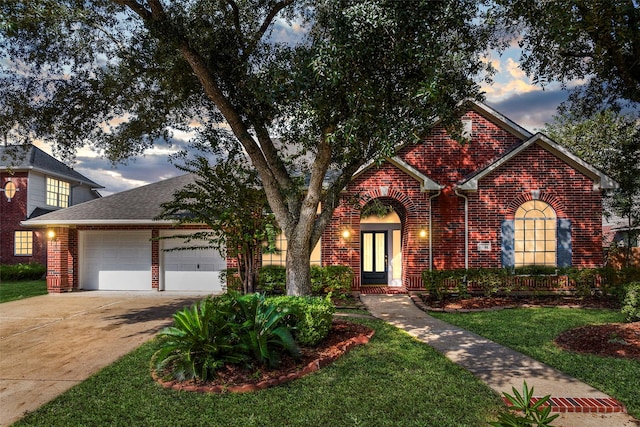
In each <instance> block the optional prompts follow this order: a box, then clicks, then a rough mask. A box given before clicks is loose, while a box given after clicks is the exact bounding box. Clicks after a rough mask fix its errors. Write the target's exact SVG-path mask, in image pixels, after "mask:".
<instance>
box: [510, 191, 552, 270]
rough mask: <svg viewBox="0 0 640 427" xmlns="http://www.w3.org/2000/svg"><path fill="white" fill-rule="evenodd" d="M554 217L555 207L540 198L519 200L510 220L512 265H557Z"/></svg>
mask: <svg viewBox="0 0 640 427" xmlns="http://www.w3.org/2000/svg"><path fill="white" fill-rule="evenodd" d="M556 227H557V218H556V212H555V210H554V209H553V208H552V207H551V205H549V204H548V203H545V202H543V201H541V200H530V201H528V202H525V203H523V204H522V205H521V206H520V207H519V208H518V210H517V211H516V215H515V221H514V242H513V243H514V261H515V266H516V267H523V266H527V265H546V266H553V267H555V266H556V265H557V262H556V260H557V257H556V250H557V235H556Z"/></svg>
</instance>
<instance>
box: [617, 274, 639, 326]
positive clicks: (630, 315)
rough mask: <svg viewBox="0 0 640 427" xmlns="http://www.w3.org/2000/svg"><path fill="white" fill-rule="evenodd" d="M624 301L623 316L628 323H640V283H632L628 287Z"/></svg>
mask: <svg viewBox="0 0 640 427" xmlns="http://www.w3.org/2000/svg"><path fill="white" fill-rule="evenodd" d="M625 289H626V295H625V297H624V300H623V301H622V310H621V311H622V314H624V316H625V319H626V321H627V322H636V321H640V282H631V283H629V284H628V285H627V286H626V287H625Z"/></svg>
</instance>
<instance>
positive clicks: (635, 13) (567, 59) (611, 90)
mask: <svg viewBox="0 0 640 427" xmlns="http://www.w3.org/2000/svg"><path fill="white" fill-rule="evenodd" d="M496 3H497V5H498V7H497V11H498V17H499V18H500V24H501V25H500V26H501V27H502V28H504V29H505V31H504V34H505V35H507V37H506V38H504V39H503V41H505V40H506V41H507V42H511V41H512V40H513V38H515V39H516V40H517V41H518V43H519V45H520V47H521V48H523V51H522V63H521V66H522V69H523V70H524V71H525V72H526V73H527V74H528V75H529V76H531V77H533V78H534V81H536V82H539V83H546V82H549V81H562V82H565V83H567V82H570V81H579V80H586V84H585V85H584V86H581V87H580V89H579V90H576V91H574V92H573V94H572V99H571V100H572V101H573V104H574V105H573V107H576V108H575V110H576V111H581V110H582V111H583V112H585V113H586V115H588V114H590V113H592V112H594V111H597V110H598V109H601V108H603V106H604V108H606V107H611V106H614V107H619V106H620V105H619V104H620V103H621V102H624V101H627V102H628V101H631V102H635V103H640V59H639V58H640V4H639V3H638V1H637V0H553V1H549V0H496Z"/></svg>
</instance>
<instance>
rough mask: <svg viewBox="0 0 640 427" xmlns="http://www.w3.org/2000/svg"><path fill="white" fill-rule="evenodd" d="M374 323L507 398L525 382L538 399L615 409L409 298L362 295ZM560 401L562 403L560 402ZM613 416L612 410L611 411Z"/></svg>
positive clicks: (610, 422) (616, 416) (572, 416)
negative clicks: (380, 323)
mask: <svg viewBox="0 0 640 427" xmlns="http://www.w3.org/2000/svg"><path fill="white" fill-rule="evenodd" d="M360 299H361V300H362V302H363V303H364V304H365V305H366V307H367V309H368V310H369V312H370V313H371V314H372V315H374V316H375V317H377V318H379V319H382V320H385V321H387V322H388V323H390V324H392V325H394V326H396V327H398V328H400V329H404V330H405V331H407V332H408V333H409V334H410V335H412V336H414V337H416V338H417V339H419V340H421V341H424V342H425V343H427V344H429V345H430V346H432V347H433V348H435V349H436V350H437V351H439V352H440V353H442V354H443V355H445V356H446V357H447V358H449V359H450V360H451V361H453V362H455V363H457V364H459V365H461V366H463V367H464V368H465V369H467V370H469V371H470V372H471V373H472V374H474V375H475V376H476V377H478V378H479V379H481V380H482V381H483V382H485V383H486V384H487V385H488V386H489V387H491V388H492V389H493V390H495V391H496V392H497V393H498V394H499V395H501V396H502V392H505V391H506V392H508V393H509V394H512V390H511V388H512V387H514V386H515V387H516V389H517V390H521V389H522V383H523V381H524V380H526V381H527V384H528V385H529V386H530V387H531V386H533V387H534V388H535V390H534V392H535V395H536V396H545V395H547V394H550V395H551V397H552V398H554V399H555V398H573V400H572V401H565V402H576V400H575V398H590V400H588V401H585V400H578V401H577V402H581V403H582V404H583V405H582V406H583V407H584V406H588V405H594V406H600V405H603V406H610V405H609V404H610V402H611V401H610V399H611V398H610V397H609V396H607V395H606V394H604V393H602V392H600V391H598V390H596V389H594V388H593V387H591V386H589V385H587V384H585V383H582V382H580V381H578V380H576V379H575V378H572V377H569V376H568V375H565V374H563V373H562V372H559V371H557V370H555V369H552V368H550V367H548V366H546V365H544V364H542V363H540V362H538V361H536V360H534V359H532V358H530V357H527V356H525V355H523V354H521V353H518V352H516V351H513V350H511V349H508V348H506V347H503V346H501V345H499V344H496V343H494V342H493V341H490V340H488V339H486V338H483V337H480V336H479V335H476V334H474V333H471V332H469V331H466V330H464V329H461V328H458V327H456V326H452V325H450V324H448V323H445V322H443V321H441V320H438V319H435V318H434V317H431V316H429V315H428V314H427V313H425V312H424V311H422V310H420V309H419V308H418V307H416V306H415V305H414V303H413V301H412V300H411V298H410V297H409V296H408V295H360ZM558 401H563V400H562V399H558ZM612 410H613V408H612ZM554 425H555V426H564V427H590V426H594V427H595V426H598V427H600V426H611V427H618V426H620V427H623V426H624V427H629V426H640V422H638V421H637V420H634V419H633V418H632V417H630V416H628V415H627V414H625V413H575V412H574V413H568V412H565V413H561V415H560V417H559V418H557V419H556V420H555V421H554Z"/></svg>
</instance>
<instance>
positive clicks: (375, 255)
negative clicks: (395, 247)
mask: <svg viewBox="0 0 640 427" xmlns="http://www.w3.org/2000/svg"><path fill="white" fill-rule="evenodd" d="M360 237H361V240H360V241H361V242H362V247H361V251H360V254H361V266H362V284H363V285H386V284H387V283H388V272H389V255H388V251H387V231H363V232H362V233H361V236H360Z"/></svg>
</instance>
